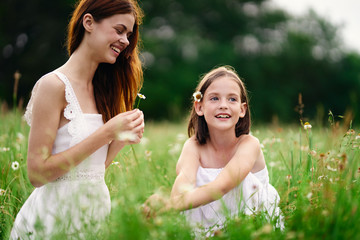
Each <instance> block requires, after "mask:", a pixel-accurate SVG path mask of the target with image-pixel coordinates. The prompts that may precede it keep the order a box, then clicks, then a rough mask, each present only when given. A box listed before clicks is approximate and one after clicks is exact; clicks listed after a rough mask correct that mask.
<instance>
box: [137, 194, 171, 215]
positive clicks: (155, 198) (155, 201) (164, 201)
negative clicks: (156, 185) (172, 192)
mask: <svg viewBox="0 0 360 240" xmlns="http://www.w3.org/2000/svg"><path fill="white" fill-rule="evenodd" d="M169 209H170V201H169V199H168V198H166V197H164V196H163V195H162V194H159V193H154V194H153V195H151V196H150V197H149V198H148V199H147V200H146V201H145V203H144V205H143V214H144V216H145V217H146V218H153V217H156V214H158V213H162V212H165V211H167V210H169Z"/></svg>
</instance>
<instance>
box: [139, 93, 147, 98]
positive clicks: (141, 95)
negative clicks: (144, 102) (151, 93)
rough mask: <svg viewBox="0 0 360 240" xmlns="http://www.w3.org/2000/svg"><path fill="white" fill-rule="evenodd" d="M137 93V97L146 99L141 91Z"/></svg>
mask: <svg viewBox="0 0 360 240" xmlns="http://www.w3.org/2000/svg"><path fill="white" fill-rule="evenodd" d="M137 95H138V97H139V98H141V99H146V97H145V95H143V94H141V93H138V94H137Z"/></svg>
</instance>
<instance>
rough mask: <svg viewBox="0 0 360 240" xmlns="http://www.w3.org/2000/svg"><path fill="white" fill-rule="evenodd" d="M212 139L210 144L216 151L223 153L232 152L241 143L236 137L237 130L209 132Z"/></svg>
mask: <svg viewBox="0 0 360 240" xmlns="http://www.w3.org/2000/svg"><path fill="white" fill-rule="evenodd" d="M209 136H210V139H209V140H208V144H209V145H211V147H212V148H213V149H214V150H215V151H219V152H223V151H225V152H226V151H229V150H232V149H233V148H234V147H235V146H236V145H237V144H238V142H239V139H238V138H237V137H236V136H235V130H232V131H227V132H224V131H217V132H214V131H212V132H209Z"/></svg>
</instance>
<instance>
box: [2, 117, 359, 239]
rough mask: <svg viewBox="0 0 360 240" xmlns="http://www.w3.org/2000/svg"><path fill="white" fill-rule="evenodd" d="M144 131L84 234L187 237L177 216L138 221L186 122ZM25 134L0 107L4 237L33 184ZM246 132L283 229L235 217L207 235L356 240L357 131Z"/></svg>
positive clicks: (266, 128)
mask: <svg viewBox="0 0 360 240" xmlns="http://www.w3.org/2000/svg"><path fill="white" fill-rule="evenodd" d="M310 123H311V122H310ZM145 128H146V130H145V134H144V136H145V141H144V142H143V143H142V144H139V145H136V146H134V149H135V151H136V156H137V159H135V158H134V155H133V153H132V152H131V149H130V148H129V147H127V148H125V149H123V150H122V152H121V153H120V154H119V155H118V156H117V158H116V159H115V160H114V163H113V164H112V165H111V166H110V167H109V168H108V170H107V173H106V183H107V185H108V187H109V190H110V194H111V200H112V212H111V215H110V217H109V219H108V220H107V221H106V222H104V224H103V227H102V230H101V231H98V233H97V234H95V235H94V234H92V235H89V236H86V239H194V236H192V235H191V230H190V228H189V227H188V226H187V224H186V222H185V220H184V217H183V216H182V215H180V214H179V213H176V212H169V213H165V214H162V215H159V216H156V217H154V218H151V219H146V218H145V217H143V215H142V212H141V205H142V204H143V202H144V201H145V200H146V198H147V197H148V196H149V195H150V194H152V193H153V192H154V191H159V189H160V188H161V191H170V188H171V185H172V183H173V181H174V179H175V176H176V174H175V165H176V161H177V157H178V156H179V154H180V151H181V147H182V144H183V142H184V141H185V139H186V125H185V123H184V124H174V123H166V122H161V123H152V122H147V123H146V127H145ZM28 132H29V127H28V126H27V125H26V123H25V121H24V120H22V115H21V114H20V113H16V112H7V113H1V112H0V171H1V177H0V189H1V190H0V191H1V192H0V219H1V220H0V239H7V238H8V236H9V233H10V230H11V227H12V224H13V221H14V218H15V216H16V213H17V212H18V211H19V209H20V207H21V206H22V204H23V203H24V201H25V200H26V199H27V197H28V196H29V194H30V193H31V192H32V190H33V189H34V188H33V187H32V185H31V184H30V182H29V180H28V179H27V173H26V152H27V150H26V149H27V136H28ZM252 134H253V135H254V136H256V137H257V138H259V140H260V142H261V143H262V144H263V151H264V155H265V158H266V161H267V167H268V169H269V174H270V182H271V184H272V185H273V186H274V187H275V188H276V189H277V190H278V192H279V194H280V197H281V202H280V208H281V210H282V212H283V214H284V216H285V230H284V231H283V232H281V231H280V230H277V229H274V228H273V227H272V225H271V224H272V223H267V222H266V220H265V219H264V217H263V215H261V214H259V215H257V216H244V215H241V214H240V215H239V216H237V217H235V218H234V219H229V221H228V224H227V226H226V228H225V229H224V230H223V231H220V232H218V233H217V235H216V236H214V237H213V238H214V239H360V231H359V230H358V229H357V227H359V226H360V209H359V195H360V186H359V175H360V135H359V131H358V130H356V129H354V130H353V129H350V130H349V129H345V128H343V127H342V124H341V119H340V124H336V123H329V124H327V125H326V126H317V125H316V124H312V128H311V129H308V130H305V129H304V128H303V127H302V126H301V125H300V124H298V125H291V126H290V125H284V126H281V125H261V126H253V127H252ZM15 162H18V163H19V167H18V168H17V166H16V165H17V164H16V163H15ZM55 238H56V239H64V238H63V236H56V237H55Z"/></svg>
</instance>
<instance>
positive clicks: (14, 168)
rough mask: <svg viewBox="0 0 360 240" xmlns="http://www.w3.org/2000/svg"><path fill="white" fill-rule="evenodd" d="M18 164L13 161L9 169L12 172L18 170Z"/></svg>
mask: <svg viewBox="0 0 360 240" xmlns="http://www.w3.org/2000/svg"><path fill="white" fill-rule="evenodd" d="M19 166H20V164H19V162H18V161H14V162H13V163H12V164H11V167H12V169H13V170H14V171H16V170H18V169H19Z"/></svg>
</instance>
